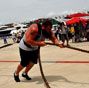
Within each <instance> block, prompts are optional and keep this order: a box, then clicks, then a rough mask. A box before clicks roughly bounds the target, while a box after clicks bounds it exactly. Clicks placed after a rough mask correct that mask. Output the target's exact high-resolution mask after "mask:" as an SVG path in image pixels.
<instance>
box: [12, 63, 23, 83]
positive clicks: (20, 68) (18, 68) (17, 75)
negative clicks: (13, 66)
mask: <svg viewBox="0 0 89 88" xmlns="http://www.w3.org/2000/svg"><path fill="white" fill-rule="evenodd" d="M23 68H24V67H23V66H21V65H20V64H19V65H18V67H17V70H16V71H15V73H14V79H15V81H16V82H20V79H19V72H20V71H21V70H22V69H23Z"/></svg>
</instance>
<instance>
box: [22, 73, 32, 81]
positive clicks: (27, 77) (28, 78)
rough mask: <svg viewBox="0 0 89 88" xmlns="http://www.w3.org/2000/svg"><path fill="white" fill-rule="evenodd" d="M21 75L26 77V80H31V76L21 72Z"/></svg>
mask: <svg viewBox="0 0 89 88" xmlns="http://www.w3.org/2000/svg"><path fill="white" fill-rule="evenodd" d="M22 77H24V78H26V79H27V80H31V78H30V77H29V76H28V75H27V74H24V73H22Z"/></svg>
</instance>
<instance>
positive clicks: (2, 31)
mask: <svg viewBox="0 0 89 88" xmlns="http://www.w3.org/2000/svg"><path fill="white" fill-rule="evenodd" d="M12 30H15V28H14V27H8V26H0V36H3V35H10V32H11V31H12Z"/></svg>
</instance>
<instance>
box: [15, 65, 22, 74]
mask: <svg viewBox="0 0 89 88" xmlns="http://www.w3.org/2000/svg"><path fill="white" fill-rule="evenodd" d="M23 68H24V67H23V66H22V65H20V64H19V65H18V67H17V70H16V74H17V75H19V72H20V71H21V70H22V69H23Z"/></svg>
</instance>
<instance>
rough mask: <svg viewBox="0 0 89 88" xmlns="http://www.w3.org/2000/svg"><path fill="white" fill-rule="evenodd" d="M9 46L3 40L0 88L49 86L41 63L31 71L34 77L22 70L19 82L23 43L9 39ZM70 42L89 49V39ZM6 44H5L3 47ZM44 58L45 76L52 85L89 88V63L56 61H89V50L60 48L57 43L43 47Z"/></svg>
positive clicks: (53, 87) (1, 41) (0, 54)
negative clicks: (23, 75) (18, 72)
mask: <svg viewBox="0 0 89 88" xmlns="http://www.w3.org/2000/svg"><path fill="white" fill-rule="evenodd" d="M8 44H9V46H5V45H4V44H3V40H2V39H0V47H2V48H0V88H46V86H45V83H44V81H43V79H42V76H41V73H40V69H39V63H38V64H36V65H35V66H34V67H33V68H32V69H31V70H30V71H29V73H28V74H29V76H30V77H31V78H32V80H30V81H28V80H26V79H24V78H23V77H22V76H21V74H22V71H21V72H20V74H19V76H20V80H21V82H15V81H14V77H13V74H14V72H15V70H16V68H17V65H18V64H19V61H20V56H19V44H18V43H13V41H12V39H10V38H9V39H8ZM69 44H70V45H71V46H73V47H76V48H80V49H83V50H87V51H89V42H80V43H72V42H71V41H70V42H69ZM3 46H5V47H3ZM41 61H42V68H43V72H44V75H45V77H46V79H47V81H48V83H49V85H50V87H51V88H89V63H56V61H89V53H86V52H82V51H78V50H74V49H70V48H66V47H65V48H59V47H58V46H54V45H47V46H45V47H41Z"/></svg>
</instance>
